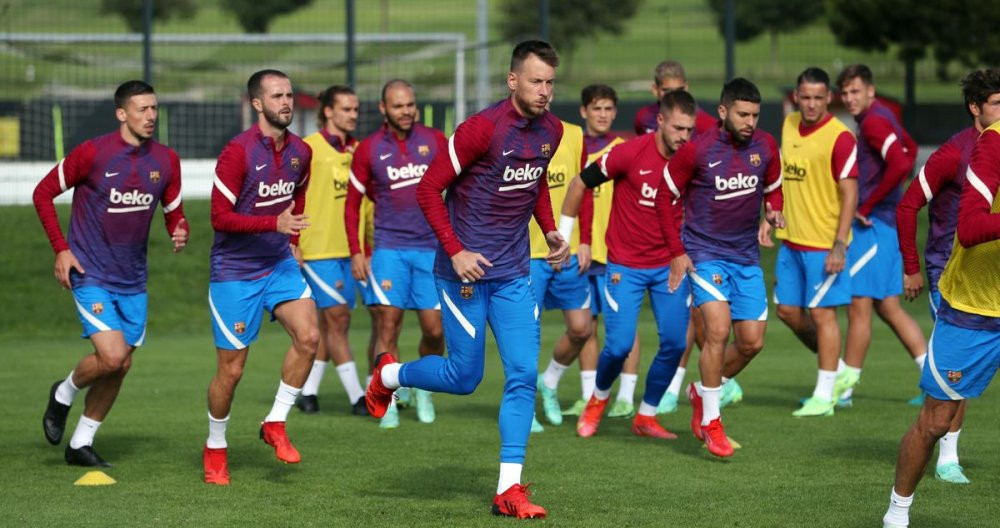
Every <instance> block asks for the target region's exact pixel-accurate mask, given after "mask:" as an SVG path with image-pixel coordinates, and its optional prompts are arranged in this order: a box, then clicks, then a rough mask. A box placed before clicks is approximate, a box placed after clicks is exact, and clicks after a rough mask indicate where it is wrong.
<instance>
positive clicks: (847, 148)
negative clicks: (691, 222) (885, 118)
mask: <svg viewBox="0 0 1000 528" xmlns="http://www.w3.org/2000/svg"><path fill="white" fill-rule="evenodd" d="M795 87H796V88H795V92H794V95H793V97H794V99H795V103H796V104H797V105H798V107H799V111H798V112H793V113H791V114H789V115H788V116H787V117H785V123H784V125H783V126H782V130H781V161H782V164H783V165H784V167H783V172H784V174H783V183H782V195H783V197H784V202H785V207H784V214H785V219H786V220H787V222H788V226H787V227H786V228H784V229H779V230H778V232H777V236H778V238H779V239H781V240H783V242H782V244H781V248H780V249H779V250H778V260H777V264H775V272H774V276H775V281H776V284H775V289H774V294H775V297H776V298H777V304H778V318H779V319H781V320H782V321H783V322H784V323H785V324H786V325H787V326H788V327H789V328H791V329H792V332H794V333H795V335H796V336H797V337H798V338H799V340H800V341H802V342H803V343H804V344H805V345H806V346H807V347H809V349H810V350H812V351H813V352H814V353H816V360H817V365H818V367H819V373H818V374H817V378H816V388H815V390H813V395H812V396H811V397H810V398H808V399H807V400H806V401H805V403H803V405H802V408H801V409H798V410H796V411H795V412H794V413H793V415H794V416H828V415H830V414H833V412H834V411H833V410H834V404H835V401H834V399H833V384H834V381H835V380H836V378H837V365H838V362H839V361H840V346H841V340H840V324H839V323H838V322H837V307H838V306H847V305H849V304H850V303H851V279H850V276H849V275H848V273H844V272H843V271H844V269H845V267H846V265H847V246H848V244H849V243H850V242H851V238H850V237H851V221H852V220H854V213H855V210H856V208H857V201H858V180H857V177H858V165H857V152H858V148H857V141H856V140H855V139H854V134H852V133H851V131H850V129H848V128H847V125H845V124H844V123H843V122H841V121H840V120H839V119H837V118H836V117H834V116H833V114H831V113H830V112H829V111H828V109H829V105H830V101H831V100H832V98H833V92H831V91H830V76H829V75H828V74H827V73H826V72H825V71H823V70H821V69H819V68H806V69H805V71H803V72H802V73H801V74H799V77H798V79H796V82H795ZM761 229H762V231H763V234H762V237H761V243H762V244H763V245H765V246H773V242H771V238H770V236H769V231H770V226H768V225H762V226H761Z"/></svg>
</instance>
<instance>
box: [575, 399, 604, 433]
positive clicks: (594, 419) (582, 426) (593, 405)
mask: <svg viewBox="0 0 1000 528" xmlns="http://www.w3.org/2000/svg"><path fill="white" fill-rule="evenodd" d="M610 399H611V398H608V399H607V400H599V399H597V396H591V397H590V401H588V402H587V406H586V407H584V408H583V412H582V413H580V419H579V420H578V421H577V422H576V434H578V435H580V436H581V437H583V438H588V437H591V436H594V434H595V433H597V428H598V427H599V426H600V425H601V417H602V416H603V415H604V408H605V407H607V406H608V401H609V400H610Z"/></svg>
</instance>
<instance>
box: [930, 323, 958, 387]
mask: <svg viewBox="0 0 1000 528" xmlns="http://www.w3.org/2000/svg"><path fill="white" fill-rule="evenodd" d="M927 362H928V363H930V364H929V365H928V366H929V367H930V369H931V375H932V376H934V381H935V382H936V383H937V384H938V387H939V388H940V389H941V390H942V391H944V393H945V394H946V395H948V397H949V398H951V399H953V400H964V399H965V398H963V397H962V395H961V394H959V393H957V392H955V390H954V389H952V388H951V387H949V386H948V384H947V383H945V382H944V380H943V379H942V378H941V373H939V372H938V369H937V365H935V364H934V332H931V338H930V340H929V341H927Z"/></svg>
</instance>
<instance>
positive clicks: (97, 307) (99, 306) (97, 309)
mask: <svg viewBox="0 0 1000 528" xmlns="http://www.w3.org/2000/svg"><path fill="white" fill-rule="evenodd" d="M90 311H91V312H94V313H95V314H97V315H101V313H103V312H104V303H94V304H91V305H90Z"/></svg>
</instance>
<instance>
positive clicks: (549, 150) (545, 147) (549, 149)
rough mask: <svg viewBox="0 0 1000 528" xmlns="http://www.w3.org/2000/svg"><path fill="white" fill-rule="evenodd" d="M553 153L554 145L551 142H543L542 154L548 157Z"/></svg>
mask: <svg viewBox="0 0 1000 528" xmlns="http://www.w3.org/2000/svg"><path fill="white" fill-rule="evenodd" d="M551 155H552V145H551V144H549V143H543V144H542V156H545V157H546V158H547V157H549V156H551Z"/></svg>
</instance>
